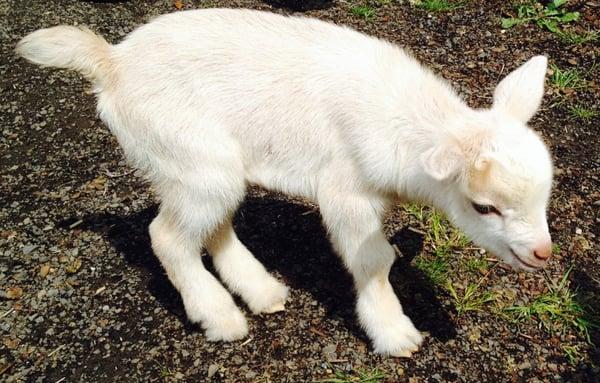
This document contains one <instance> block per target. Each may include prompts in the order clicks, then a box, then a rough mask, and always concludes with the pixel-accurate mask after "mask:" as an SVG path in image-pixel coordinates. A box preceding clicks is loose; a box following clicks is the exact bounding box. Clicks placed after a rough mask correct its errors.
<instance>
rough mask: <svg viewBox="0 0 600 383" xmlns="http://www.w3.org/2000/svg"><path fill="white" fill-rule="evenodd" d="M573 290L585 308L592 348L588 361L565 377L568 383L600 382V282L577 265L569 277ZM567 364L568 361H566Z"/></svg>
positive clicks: (580, 364) (581, 362) (577, 299)
mask: <svg viewBox="0 0 600 383" xmlns="http://www.w3.org/2000/svg"><path fill="white" fill-rule="evenodd" d="M569 279H570V281H571V289H572V290H573V291H575V292H576V295H575V297H574V299H575V301H576V302H577V303H578V304H579V305H580V306H581V307H583V308H584V310H585V311H584V312H585V313H586V315H585V316H584V318H583V319H585V320H587V321H588V322H589V323H591V325H590V326H589V329H588V331H589V336H590V343H591V344H590V348H589V351H588V353H587V354H588V358H587V359H588V361H586V362H584V361H583V360H582V361H580V363H579V364H578V366H577V367H576V372H574V373H567V374H564V375H563V379H564V381H566V382H600V371H599V370H598V368H594V366H598V365H600V348H599V345H600V282H599V281H598V280H597V279H594V278H592V277H591V276H590V274H589V273H588V272H587V271H586V267H585V266H583V265H576V266H575V267H574V268H573V271H572V272H571V274H570V275H569ZM564 362H565V363H566V360H565V361H564Z"/></svg>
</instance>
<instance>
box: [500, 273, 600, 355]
mask: <svg viewBox="0 0 600 383" xmlns="http://www.w3.org/2000/svg"><path fill="white" fill-rule="evenodd" d="M571 270H572V269H569V270H568V271H567V272H566V273H565V275H563V277H562V278H561V280H560V281H559V283H558V285H553V284H550V283H549V282H547V285H548V290H549V291H548V292H547V293H543V294H540V295H538V296H537V297H536V298H535V299H533V300H532V301H531V302H530V303H529V304H527V305H519V306H511V307H508V308H505V309H504V311H505V312H506V313H507V314H508V315H509V317H510V318H511V319H512V320H513V321H515V322H528V321H531V320H536V321H537V322H538V323H540V324H541V326H542V327H544V328H545V329H546V330H548V331H561V332H565V331H567V330H569V329H572V330H574V331H576V332H577V333H578V334H579V335H582V336H584V337H585V338H586V340H587V341H588V343H589V342H590V334H589V331H590V329H591V328H596V327H598V324H597V323H596V321H595V319H594V318H592V317H591V315H590V313H589V312H588V311H587V308H586V307H585V306H584V305H582V304H581V303H579V301H578V300H577V298H578V296H577V292H576V291H571V290H570V289H569V288H568V286H567V280H568V277H569V274H570V273H571Z"/></svg>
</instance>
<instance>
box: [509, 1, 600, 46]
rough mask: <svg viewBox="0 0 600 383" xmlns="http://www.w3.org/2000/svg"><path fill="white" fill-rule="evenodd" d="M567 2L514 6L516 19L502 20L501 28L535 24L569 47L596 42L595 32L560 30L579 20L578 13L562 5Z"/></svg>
mask: <svg viewBox="0 0 600 383" xmlns="http://www.w3.org/2000/svg"><path fill="white" fill-rule="evenodd" d="M567 3H568V0H551V1H549V2H547V4H546V5H542V4H540V3H539V2H534V1H527V2H526V3H521V4H519V5H517V6H516V10H517V15H516V17H507V18H503V19H502V28H505V29H508V28H512V27H514V26H516V25H521V24H529V23H535V24H536V25H537V26H538V27H540V28H544V29H547V30H548V31H550V32H552V33H554V34H555V35H556V36H557V37H558V38H559V39H560V40H561V41H563V42H565V43H567V44H571V45H575V44H576V45H581V44H586V43H589V42H594V41H596V40H598V36H599V33H598V32H597V31H587V32H584V33H583V34H578V33H576V32H574V31H570V30H565V29H564V28H562V27H563V26H564V25H567V24H569V23H571V22H574V21H577V20H579V18H580V14H579V12H571V11H568V10H567V9H565V7H564V5H566V4H567Z"/></svg>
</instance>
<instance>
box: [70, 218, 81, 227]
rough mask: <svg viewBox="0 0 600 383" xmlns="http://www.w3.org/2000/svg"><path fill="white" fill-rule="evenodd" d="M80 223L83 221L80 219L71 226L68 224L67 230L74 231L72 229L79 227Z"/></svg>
mask: <svg viewBox="0 0 600 383" xmlns="http://www.w3.org/2000/svg"><path fill="white" fill-rule="evenodd" d="M82 223H83V220H82V219H80V220H78V221H75V222H73V223H72V224H70V225H69V229H74V228H76V227H77V226H79V225H81V224H82Z"/></svg>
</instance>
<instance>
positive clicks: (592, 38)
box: [555, 30, 600, 45]
mask: <svg viewBox="0 0 600 383" xmlns="http://www.w3.org/2000/svg"><path fill="white" fill-rule="evenodd" d="M555 34H556V35H557V36H558V38H559V39H560V40H561V41H562V42H564V43H566V44H569V45H583V44H587V43H592V42H596V41H598V39H599V38H600V32H598V31H586V32H583V33H581V34H579V33H577V32H574V31H570V30H558V31H557V32H555Z"/></svg>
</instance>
